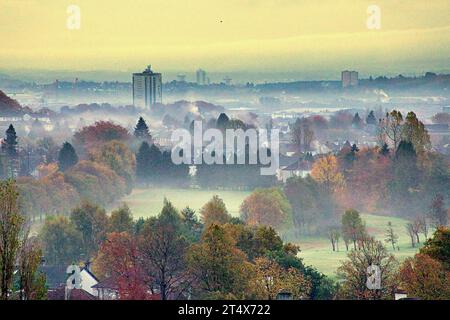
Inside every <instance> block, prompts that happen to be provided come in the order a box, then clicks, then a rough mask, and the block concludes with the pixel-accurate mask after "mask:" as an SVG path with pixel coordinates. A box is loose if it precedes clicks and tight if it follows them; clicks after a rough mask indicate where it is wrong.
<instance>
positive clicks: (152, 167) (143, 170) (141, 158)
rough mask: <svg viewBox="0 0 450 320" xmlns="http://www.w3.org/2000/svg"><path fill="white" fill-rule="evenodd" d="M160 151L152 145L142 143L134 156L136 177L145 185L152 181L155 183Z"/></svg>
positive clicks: (157, 174)
mask: <svg viewBox="0 0 450 320" xmlns="http://www.w3.org/2000/svg"><path fill="white" fill-rule="evenodd" d="M161 157H162V154H161V151H160V150H159V148H158V147H157V146H155V145H154V144H153V145H152V146H151V147H150V145H149V144H148V143H147V142H146V141H144V142H142V144H141V146H140V147H139V151H138V153H137V154H136V177H137V179H138V180H140V181H141V182H144V183H145V184H146V185H148V183H149V182H150V181H151V180H153V181H156V179H157V177H158V176H159V174H160V168H161Z"/></svg>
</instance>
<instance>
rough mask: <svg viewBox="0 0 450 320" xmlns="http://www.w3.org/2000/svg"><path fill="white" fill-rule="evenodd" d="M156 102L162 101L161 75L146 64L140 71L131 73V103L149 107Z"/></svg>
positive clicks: (136, 105)
mask: <svg viewBox="0 0 450 320" xmlns="http://www.w3.org/2000/svg"><path fill="white" fill-rule="evenodd" d="M156 103H162V76H161V73H155V72H153V71H152V68H151V66H148V67H147V69H145V70H144V71H143V72H141V73H133V105H134V106H135V107H138V108H143V109H151V107H152V106H154V105H155V104H156Z"/></svg>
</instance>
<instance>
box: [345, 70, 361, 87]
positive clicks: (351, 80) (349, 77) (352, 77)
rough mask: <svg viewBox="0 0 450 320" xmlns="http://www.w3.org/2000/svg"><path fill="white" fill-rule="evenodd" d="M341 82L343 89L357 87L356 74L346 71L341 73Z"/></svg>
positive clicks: (355, 72)
mask: <svg viewBox="0 0 450 320" xmlns="http://www.w3.org/2000/svg"><path fill="white" fill-rule="evenodd" d="M341 81H342V87H343V88H348V87H356V86H358V72H357V71H348V70H345V71H342V73H341Z"/></svg>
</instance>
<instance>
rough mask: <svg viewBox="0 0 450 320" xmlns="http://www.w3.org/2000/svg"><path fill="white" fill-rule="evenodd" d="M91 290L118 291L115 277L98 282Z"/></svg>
mask: <svg viewBox="0 0 450 320" xmlns="http://www.w3.org/2000/svg"><path fill="white" fill-rule="evenodd" d="M92 288H94V289H110V290H119V285H118V284H117V279H116V278H115V277H109V278H106V279H104V280H102V281H99V282H98V283H97V284H95V285H93V286H92Z"/></svg>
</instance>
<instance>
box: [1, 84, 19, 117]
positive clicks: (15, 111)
mask: <svg viewBox="0 0 450 320" xmlns="http://www.w3.org/2000/svg"><path fill="white" fill-rule="evenodd" d="M23 111H24V110H23V108H22V106H21V105H20V104H19V103H18V102H17V101H16V100H14V99H11V98H10V97H8V96H7V95H6V94H5V93H4V92H3V91H1V90H0V116H14V115H21V114H22V113H23Z"/></svg>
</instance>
